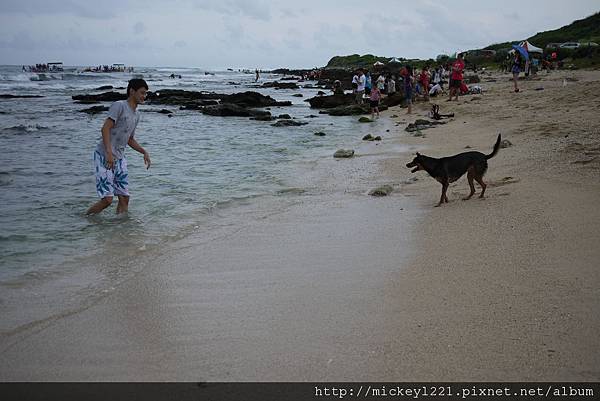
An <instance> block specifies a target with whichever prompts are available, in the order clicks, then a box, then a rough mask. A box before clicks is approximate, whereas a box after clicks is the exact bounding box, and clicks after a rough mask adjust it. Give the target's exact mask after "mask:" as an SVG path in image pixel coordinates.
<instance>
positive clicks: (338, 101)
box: [305, 93, 355, 109]
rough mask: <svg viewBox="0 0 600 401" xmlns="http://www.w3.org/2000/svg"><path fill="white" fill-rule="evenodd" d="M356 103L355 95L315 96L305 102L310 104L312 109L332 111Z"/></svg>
mask: <svg viewBox="0 0 600 401" xmlns="http://www.w3.org/2000/svg"><path fill="white" fill-rule="evenodd" d="M354 101H355V95H353V94H351V93H348V94H344V95H330V96H315V97H313V98H310V99H306V100H305V102H308V103H310V107H311V108H313V109H332V108H334V107H339V106H348V105H351V104H353V103H354Z"/></svg>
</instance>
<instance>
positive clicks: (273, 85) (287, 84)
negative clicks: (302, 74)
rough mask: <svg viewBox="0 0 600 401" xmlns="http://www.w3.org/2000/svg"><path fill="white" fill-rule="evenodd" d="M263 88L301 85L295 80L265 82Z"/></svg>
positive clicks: (290, 87)
mask: <svg viewBox="0 0 600 401" xmlns="http://www.w3.org/2000/svg"><path fill="white" fill-rule="evenodd" d="M262 87H263V88H275V89H298V88H299V86H298V85H297V84H296V83H295V82H278V81H273V82H265V83H264V84H263V85H262Z"/></svg>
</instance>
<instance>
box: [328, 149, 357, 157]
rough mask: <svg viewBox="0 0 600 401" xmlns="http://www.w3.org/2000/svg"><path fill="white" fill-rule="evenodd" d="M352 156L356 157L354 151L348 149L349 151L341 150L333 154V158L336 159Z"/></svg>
mask: <svg viewBox="0 0 600 401" xmlns="http://www.w3.org/2000/svg"><path fill="white" fill-rule="evenodd" d="M352 156H354V150H352V149H348V150H346V149H340V150H338V151H336V152H335V153H334V154H333V157H335V158H336V159H339V158H349V157H352Z"/></svg>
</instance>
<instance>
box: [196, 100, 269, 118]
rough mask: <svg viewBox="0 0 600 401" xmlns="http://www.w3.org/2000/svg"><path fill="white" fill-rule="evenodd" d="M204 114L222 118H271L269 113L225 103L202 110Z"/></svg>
mask: <svg viewBox="0 0 600 401" xmlns="http://www.w3.org/2000/svg"><path fill="white" fill-rule="evenodd" d="M202 113H203V114H207V115H209V116H220V117H263V116H270V115H271V113H269V112H268V111H261V110H252V109H249V108H246V107H242V106H239V105H236V104H231V103H224V104H216V105H213V106H206V107H203V108H202Z"/></svg>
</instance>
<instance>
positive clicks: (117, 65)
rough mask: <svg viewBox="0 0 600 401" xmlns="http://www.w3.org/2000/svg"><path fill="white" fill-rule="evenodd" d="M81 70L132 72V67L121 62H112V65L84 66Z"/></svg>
mask: <svg viewBox="0 0 600 401" xmlns="http://www.w3.org/2000/svg"><path fill="white" fill-rule="evenodd" d="M81 72H108V73H112V72H133V67H127V66H125V64H123V63H113V65H108V64H106V65H99V66H97V67H86V68H84V69H83V70H81Z"/></svg>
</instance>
